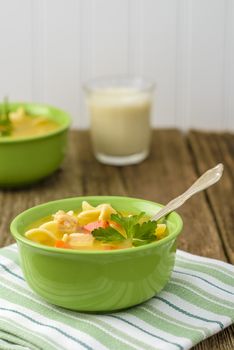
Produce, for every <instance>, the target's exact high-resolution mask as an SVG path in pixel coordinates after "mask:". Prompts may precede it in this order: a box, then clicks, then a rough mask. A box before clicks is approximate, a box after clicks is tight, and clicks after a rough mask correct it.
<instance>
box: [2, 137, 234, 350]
mask: <svg viewBox="0 0 234 350" xmlns="http://www.w3.org/2000/svg"><path fill="white" fill-rule="evenodd" d="M233 154H234V136H233V135H231V134H210V133H209V134H205V133H200V132H191V133H189V135H188V137H187V136H186V135H184V134H182V133H181V132H180V131H178V130H156V131H154V133H153V142H152V149H151V153H150V156H149V158H148V159H147V160H145V161H144V162H142V163H141V164H139V165H134V166H127V167H113V166H107V165H102V164H100V163H98V162H97V161H96V160H95V158H94V156H93V153H92V147H91V144H90V140H89V136H88V134H87V132H77V131H72V132H71V135H70V145H69V152H68V155H67V157H66V160H65V162H64V164H63V165H62V167H61V169H60V170H58V171H57V172H56V173H55V174H54V175H52V176H50V177H49V178H47V179H45V180H43V181H41V182H40V183H38V184H36V185H34V186H30V187H28V188H25V189H18V190H0V205H1V218H0V246H5V245H8V244H10V243H11V242H13V239H12V238H11V236H10V234H9V224H10V222H11V220H12V218H14V217H15V216H16V215H17V214H18V213H20V212H21V211H23V210H25V209H27V208H29V207H31V206H33V205H37V204H40V203H43V202H47V201H50V200H55V199H59V198H65V197H74V196H79V195H120V196H122V195H124V196H131V197H139V198H144V199H148V200H152V201H157V202H159V203H164V204H165V203H166V202H168V201H169V200H170V199H172V198H173V197H175V196H176V195H178V194H180V193H181V192H183V191H184V190H185V189H187V188H188V187H189V186H190V185H191V184H192V182H193V181H194V180H195V179H196V177H197V176H198V175H199V174H200V173H202V172H204V171H205V170H206V169H208V168H209V167H211V166H213V165H215V164H216V163H217V162H224V163H225V173H224V178H223V180H222V182H220V184H217V185H215V186H214V187H213V188H211V189H210V190H208V191H207V194H206V193H200V194H198V195H196V196H195V197H194V198H192V199H191V200H189V201H188V202H187V203H186V204H185V205H184V206H183V207H182V208H180V209H179V210H178V212H179V213H180V214H181V215H182V217H183V221H184V230H183V233H182V234H181V236H180V238H179V242H178V247H179V248H180V249H183V250H186V251H189V252H191V253H193V254H198V255H203V256H207V257H211V258H216V259H221V260H223V261H227V260H229V261H233V244H234V242H233V241H234V240H233V232H234V230H233V203H234V202H233V195H234V191H233V177H234V175H233V174H234V169H233V165H234V155H233ZM221 197H222V198H221ZM233 330H234V327H233V326H232V327H229V328H227V329H225V330H224V331H223V332H220V333H218V334H217V335H215V336H213V337H211V338H209V339H207V340H205V341H203V342H201V343H200V344H198V345H197V346H195V347H194V350H208V349H214V350H216V349H217V350H231V349H232V350H233V349H234V335H233Z"/></svg>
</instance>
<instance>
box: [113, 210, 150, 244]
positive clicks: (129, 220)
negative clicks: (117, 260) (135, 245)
mask: <svg viewBox="0 0 234 350" xmlns="http://www.w3.org/2000/svg"><path fill="white" fill-rule="evenodd" d="M144 215H145V213H144V212H141V213H140V214H138V215H132V216H122V215H120V214H112V215H111V220H112V221H114V222H116V223H117V224H119V225H120V226H122V227H123V229H124V230H125V233H126V236H127V238H132V237H133V235H134V226H135V225H137V224H138V222H139V220H140V219H141V218H142V217H143V216H144Z"/></svg>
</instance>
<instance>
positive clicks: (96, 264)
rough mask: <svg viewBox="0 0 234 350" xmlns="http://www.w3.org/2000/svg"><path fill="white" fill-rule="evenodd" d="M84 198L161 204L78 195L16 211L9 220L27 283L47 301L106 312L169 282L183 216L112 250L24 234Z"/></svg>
mask: <svg viewBox="0 0 234 350" xmlns="http://www.w3.org/2000/svg"><path fill="white" fill-rule="evenodd" d="M83 200H87V201H88V202H89V203H91V204H92V205H94V206H96V205H98V204H100V203H110V204H111V205H112V206H113V207H114V208H115V209H117V210H124V211H130V212H132V213H139V212H140V211H144V212H146V214H147V215H153V214H155V213H156V212H157V211H158V210H159V209H160V208H161V205H160V204H157V203H153V202H149V201H145V200H141V199H135V198H127V197H109V196H98V197H77V198H68V199H63V200H58V201H54V202H49V203H46V204H42V205H39V206H36V207H33V208H31V209H29V210H26V211H24V212H23V213H21V214H20V215H18V216H17V217H16V218H15V219H14V220H13V222H12V224H11V232H12V234H13V236H14V238H15V239H16V241H17V244H18V248H19V254H20V261H21V266H22V269H23V273H24V276H25V279H26V281H27V282H28V284H29V286H30V287H31V288H32V289H33V290H34V291H35V292H36V293H38V294H39V295H40V296H41V297H43V298H44V299H46V300H47V301H48V302H50V303H52V304H55V305H59V306H62V307H65V308H68V309H73V310H78V311H86V312H108V311H114V310H120V309H123V308H127V307H130V306H133V305H136V304H140V303H142V302H144V301H146V300H148V299H150V298H152V297H153V296H154V295H155V294H156V293H158V292H159V291H160V290H161V289H162V288H163V287H164V286H165V284H166V283H167V281H168V279H169V278H170V276H171V272H172V269H173V266H174V262H175V251H176V239H177V237H178V235H179V233H180V232H181V230H182V220H181V218H180V216H179V215H178V214H176V213H175V212H173V213H171V214H170V215H169V216H168V220H167V225H168V229H169V235H168V236H167V237H165V238H163V239H162V240H160V241H158V242H153V243H150V244H148V245H145V246H141V247H137V248H128V249H123V250H113V251H77V250H68V249H67V250H66V249H61V248H53V247H48V246H44V245H40V244H37V243H34V242H32V241H30V240H28V239H26V238H25V237H24V232H25V231H26V228H27V227H28V226H29V225H30V224H31V223H33V222H34V221H36V220H38V219H40V218H42V217H45V216H47V215H50V214H52V213H55V212H56V211H57V210H59V209H63V210H65V211H68V210H77V209H79V208H81V203H82V201H83Z"/></svg>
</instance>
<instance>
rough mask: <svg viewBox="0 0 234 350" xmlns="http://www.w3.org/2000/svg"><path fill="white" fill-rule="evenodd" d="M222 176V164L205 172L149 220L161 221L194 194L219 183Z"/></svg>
mask: <svg viewBox="0 0 234 350" xmlns="http://www.w3.org/2000/svg"><path fill="white" fill-rule="evenodd" d="M222 174H223V164H222V163H220V164H218V165H216V166H215V167H214V168H211V169H209V170H207V171H206V172H205V173H204V174H203V175H201V176H200V177H199V178H198V179H197V180H196V181H195V182H194V183H193V184H192V186H191V187H189V188H188V189H187V190H186V191H185V192H184V193H182V194H181V195H180V196H178V197H176V198H175V199H173V200H172V201H170V202H169V203H168V204H167V205H166V206H165V207H163V208H162V209H161V210H159V211H158V212H157V214H156V215H154V216H153V217H152V218H151V220H152V221H157V220H159V219H161V218H162V217H163V216H165V215H167V214H169V213H170V212H172V211H173V210H175V209H177V208H179V207H180V206H181V205H183V204H184V202H186V201H187V200H188V199H189V198H190V197H192V196H193V195H194V194H196V193H198V192H200V191H203V190H205V189H206V188H208V187H210V186H212V185H213V184H215V183H216V182H217V181H219V179H220V178H221V176H222Z"/></svg>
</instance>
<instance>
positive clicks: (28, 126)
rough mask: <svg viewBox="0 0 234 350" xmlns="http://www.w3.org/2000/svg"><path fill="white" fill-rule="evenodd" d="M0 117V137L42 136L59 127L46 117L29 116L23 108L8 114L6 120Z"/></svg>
mask: <svg viewBox="0 0 234 350" xmlns="http://www.w3.org/2000/svg"><path fill="white" fill-rule="evenodd" d="M3 117H4V116H3V114H1V115H0V137H1V136H2V137H3V136H4V137H5V136H10V137H12V138H21V137H31V136H37V135H43V134H46V133H48V132H50V131H53V130H55V129H57V128H58V127H59V124H58V123H56V122H55V121H53V120H51V119H49V118H48V117H46V116H40V115H37V116H36V115H30V114H28V113H26V111H25V109H24V108H23V107H19V108H18V109H17V110H16V111H14V112H9V113H8V115H7V117H6V118H3Z"/></svg>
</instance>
